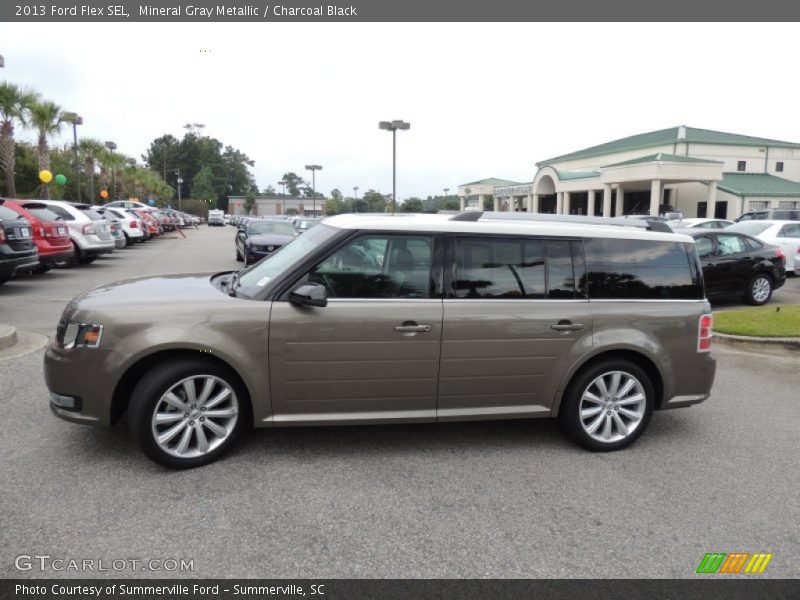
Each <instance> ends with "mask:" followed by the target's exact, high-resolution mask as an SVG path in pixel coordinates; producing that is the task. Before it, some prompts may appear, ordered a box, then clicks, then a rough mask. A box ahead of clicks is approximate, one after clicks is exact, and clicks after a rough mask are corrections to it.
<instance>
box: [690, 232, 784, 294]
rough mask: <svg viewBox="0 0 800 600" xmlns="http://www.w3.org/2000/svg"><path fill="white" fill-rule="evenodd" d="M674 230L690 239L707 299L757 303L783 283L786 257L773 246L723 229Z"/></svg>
mask: <svg viewBox="0 0 800 600" xmlns="http://www.w3.org/2000/svg"><path fill="white" fill-rule="evenodd" d="M675 233H684V234H686V235H688V236H691V237H693V238H694V241H695V245H696V247H697V255H698V256H699V257H700V263H701V264H702V266H703V275H704V278H705V283H706V297H708V298H709V299H712V300H713V299H715V298H720V297H725V296H739V297H744V299H745V301H746V302H747V303H748V304H754V305H757V306H758V305H761V304H766V303H767V302H768V301H769V299H770V298H771V297H772V292H773V291H774V290H776V289H778V288H779V287H781V286H782V285H783V284H784V283H786V268H785V261H786V257H785V256H784V254H783V250H781V249H780V248H778V247H777V246H770V245H769V244H765V243H764V242H762V241H761V240H758V239H756V238H754V237H751V236H749V235H745V234H743V233H735V232H732V231H727V230H725V229H717V230H711V229H694V228H693V229H676V230H675Z"/></svg>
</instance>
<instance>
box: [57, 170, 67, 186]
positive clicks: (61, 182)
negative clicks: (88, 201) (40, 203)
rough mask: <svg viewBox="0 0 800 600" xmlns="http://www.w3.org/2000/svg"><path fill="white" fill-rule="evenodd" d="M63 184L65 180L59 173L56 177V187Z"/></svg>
mask: <svg viewBox="0 0 800 600" xmlns="http://www.w3.org/2000/svg"><path fill="white" fill-rule="evenodd" d="M65 183H67V178H66V177H65V176H64V175H62V174H61V173H59V174H58V175H56V185H64V184H65Z"/></svg>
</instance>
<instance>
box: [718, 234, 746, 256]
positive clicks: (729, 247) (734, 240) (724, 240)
mask: <svg viewBox="0 0 800 600" xmlns="http://www.w3.org/2000/svg"><path fill="white" fill-rule="evenodd" d="M745 251H747V246H746V245H745V243H744V240H743V239H742V238H741V237H739V236H738V235H731V234H726V235H721V234H720V235H718V236H717V254H718V255H720V256H727V255H728V254H739V253H741V252H745Z"/></svg>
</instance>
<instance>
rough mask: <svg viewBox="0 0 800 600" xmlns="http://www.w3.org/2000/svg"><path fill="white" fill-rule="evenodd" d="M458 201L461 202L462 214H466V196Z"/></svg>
mask: <svg viewBox="0 0 800 600" xmlns="http://www.w3.org/2000/svg"><path fill="white" fill-rule="evenodd" d="M458 199H459V200H460V201H461V212H464V210H465V209H466V206H467V197H466V196H460V197H459V198H458Z"/></svg>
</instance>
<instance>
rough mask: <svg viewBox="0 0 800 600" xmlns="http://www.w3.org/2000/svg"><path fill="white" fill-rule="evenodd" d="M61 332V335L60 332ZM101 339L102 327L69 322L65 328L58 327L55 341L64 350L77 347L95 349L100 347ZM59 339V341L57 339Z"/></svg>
mask: <svg viewBox="0 0 800 600" xmlns="http://www.w3.org/2000/svg"><path fill="white" fill-rule="evenodd" d="M62 331H63V335H62V333H61V332H62ZM102 337H103V326H102V325H95V324H92V323H76V322H75V321H69V322H68V323H67V324H66V327H63V326H62V327H59V328H58V333H57V335H56V341H57V342H59V344H60V345H61V346H62V347H63V348H66V349H68V350H69V349H71V348H75V347H77V346H80V347H83V348H97V347H98V346H99V345H100V338H102ZM59 338H61V339H59Z"/></svg>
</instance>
